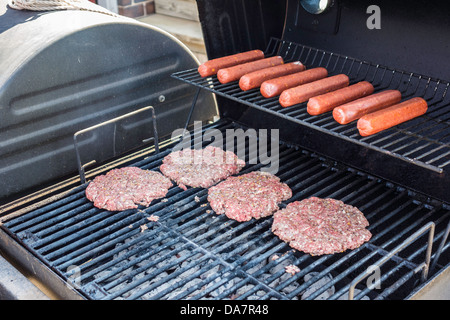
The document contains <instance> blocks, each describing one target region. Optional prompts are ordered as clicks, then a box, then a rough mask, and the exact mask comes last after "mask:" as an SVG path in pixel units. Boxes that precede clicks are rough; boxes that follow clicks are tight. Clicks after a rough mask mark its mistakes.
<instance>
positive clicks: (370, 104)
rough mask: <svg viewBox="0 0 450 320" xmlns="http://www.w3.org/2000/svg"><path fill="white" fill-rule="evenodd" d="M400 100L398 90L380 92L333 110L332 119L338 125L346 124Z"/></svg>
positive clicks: (400, 95) (400, 96)
mask: <svg viewBox="0 0 450 320" xmlns="http://www.w3.org/2000/svg"><path fill="white" fill-rule="evenodd" d="M401 99H402V94H401V93H400V91H398V90H385V91H381V92H378V93H375V94H372V95H370V96H367V97H364V98H360V99H358V100H355V101H352V102H349V103H346V104H343V105H342V106H339V107H336V108H334V109H333V118H334V120H336V121H337V122H339V123H340V124H347V123H350V122H352V121H353V120H356V119H359V118H361V117H362V116H363V115H365V114H368V113H370V112H374V111H377V110H380V109H383V108H386V107H389V106H392V105H393V104H396V103H399V102H400V100H401Z"/></svg>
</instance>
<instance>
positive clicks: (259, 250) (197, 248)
mask: <svg viewBox="0 0 450 320" xmlns="http://www.w3.org/2000/svg"><path fill="white" fill-rule="evenodd" d="M226 124H227V125H226V126H222V125H220V124H215V126H216V127H217V128H220V129H223V128H232V127H233V126H234V125H230V124H229V123H228V122H226ZM248 152H249V149H248V146H247V147H246V156H247V155H248ZM248 158H249V159H250V158H252V157H251V156H250V155H248ZM160 159H161V157H160V156H157V155H155V156H150V157H148V158H146V159H144V160H142V161H138V162H137V163H139V165H140V166H143V167H145V166H149V167H150V168H156V167H157V166H158V163H159V162H158V161H160ZM260 167H261V164H255V165H248V166H247V167H246V168H245V169H244V170H243V171H242V174H243V173H245V172H249V171H253V170H255V168H260ZM277 175H278V176H279V177H280V178H281V180H282V181H283V182H287V183H288V185H289V186H290V187H291V188H292V190H293V193H294V195H295V196H294V198H291V199H289V200H288V201H286V203H289V202H291V201H295V200H300V199H302V198H306V197H308V196H320V197H332V198H336V199H341V200H343V201H345V202H346V203H349V204H352V205H355V206H357V207H358V208H359V209H360V210H361V211H363V212H364V213H365V215H366V217H367V218H368V220H369V221H370V226H369V230H371V231H373V232H372V233H373V237H372V239H371V240H370V242H369V243H366V244H364V245H363V246H361V247H359V248H357V249H355V250H352V251H348V252H345V253H343V254H337V255H329V256H322V257H311V256H310V255H308V254H303V253H301V252H298V251H296V250H293V249H290V247H289V246H288V245H287V244H285V243H284V242H282V241H280V240H279V239H278V238H276V237H274V236H273V234H272V233H271V230H270V226H271V221H272V218H265V219H260V220H257V221H249V222H245V223H237V222H235V221H234V220H230V219H228V218H226V217H225V216H217V215H216V214H215V213H214V212H212V211H210V207H209V206H208V204H207V200H206V197H207V190H205V189H200V190H197V189H194V188H193V189H188V190H186V191H183V190H181V189H179V188H178V187H173V188H171V189H170V191H169V194H168V195H167V197H166V198H167V200H168V201H167V202H158V201H156V203H154V204H152V205H151V206H150V207H148V208H144V209H139V210H129V211H128V212H126V214H125V215H124V216H120V215H117V216H115V215H114V216H103V217H104V219H105V220H104V224H102V223H101V221H102V219H103V218H102V219H100V220H99V221H98V222H95V223H94V221H93V224H92V225H90V226H86V227H93V226H95V225H97V226H96V227H93V229H86V230H90V233H82V232H84V229H83V231H81V232H78V231H75V232H74V234H76V235H72V234H67V235H64V236H62V237H61V238H59V236H61V235H62V234H59V235H58V237H56V238H52V237H53V236H54V234H52V233H51V232H48V230H49V229H48V228H51V230H54V231H55V230H57V228H56V227H55V226H56V224H55V225H53V224H51V223H50V224H49V225H47V226H46V228H44V229H33V230H36V232H41V235H42V236H44V235H45V236H44V237H43V239H37V240H36V239H34V240H33V239H32V238H29V239H24V242H25V244H26V245H28V246H29V247H30V249H31V250H33V251H35V249H36V247H35V245H36V244H39V245H43V246H40V247H38V248H39V250H38V251H37V253H38V256H39V257H40V258H41V259H42V260H43V261H46V262H47V263H48V264H49V265H51V266H53V267H54V268H55V269H56V270H58V272H60V273H61V274H62V275H63V276H64V277H67V278H69V277H70V276H71V273H70V272H68V271H67V268H68V267H69V266H71V265H77V266H79V268H80V269H81V283H82V285H81V290H82V291H83V292H85V294H86V295H87V296H90V294H89V288H92V286H91V285H92V284H95V286H96V287H100V288H102V290H103V291H104V292H105V296H104V299H113V298H120V299H121V298H128V299H134V298H158V299H159V298H181V299H185V298H188V299H191V298H193V297H196V298H209V295H210V294H211V293H213V292H215V290H216V289H217V288H219V287H221V286H222V285H224V286H226V284H228V283H230V281H232V282H233V285H232V286H229V287H226V289H225V290H223V291H222V292H221V293H220V294H217V295H215V296H214V298H218V299H226V298H230V297H231V296H232V297H233V298H236V299H246V298H250V297H251V296H253V295H255V294H257V293H258V294H260V292H263V294H262V295H260V297H262V298H275V299H292V298H294V297H296V296H297V295H298V294H299V293H301V292H302V291H304V290H305V289H306V288H307V287H309V285H310V284H312V283H313V282H315V281H316V280H318V279H321V278H323V277H325V276H326V274H328V273H333V275H334V278H333V280H332V282H331V283H328V284H327V285H326V286H324V287H321V288H320V289H319V290H318V291H316V292H315V293H314V294H313V295H312V296H310V297H309V298H311V299H312V298H314V297H317V296H318V295H319V294H320V293H321V292H324V291H325V290H326V289H327V288H328V287H330V286H336V293H335V295H334V296H332V298H338V297H340V295H342V294H344V293H345V292H346V291H348V288H349V286H350V284H349V280H348V279H350V280H351V279H353V278H354V274H355V273H359V272H361V271H364V270H365V269H366V268H367V267H368V266H369V265H370V264H371V261H372V260H373V259H375V258H377V257H380V256H385V255H386V254H388V252H389V250H390V248H391V247H392V246H395V245H397V244H398V242H401V241H403V239H404V238H406V237H408V235H409V234H411V233H412V232H414V231H415V229H416V228H418V227H420V226H421V225H422V224H423V223H425V222H427V220H429V219H431V216H436V215H443V216H444V217H445V218H442V219H440V220H439V221H436V223H438V222H439V223H445V221H446V219H448V216H449V212H448V211H447V210H446V209H445V210H444V209H442V208H441V207H432V206H429V205H423V204H422V203H421V202H419V201H417V200H415V199H414V197H412V196H411V194H410V193H409V192H408V191H406V190H401V189H396V188H395V187H390V186H388V185H386V183H385V182H383V181H380V180H377V179H375V178H373V177H368V176H367V175H365V174H362V173H359V172H357V171H355V170H352V169H348V168H345V167H344V168H340V167H338V166H337V165H336V164H334V163H333V162H331V161H330V162H328V161H327V160H326V159H323V158H321V157H319V156H316V155H314V154H311V153H309V152H307V151H303V150H297V149H296V148H294V147H288V146H286V145H285V144H283V143H281V144H280V170H279V173H278V174H277ZM84 187H85V186H84ZM80 190H81V191H80ZM80 190H78V192H81V193H82V192H83V190H84V189H83V188H81V189H80ZM70 197H72V198H73V200H74V201H76V199H78V198H77V196H76V195H74V194H72V195H70ZM78 197H79V195H78ZM196 197H197V198H198V200H199V201H198V202H197V201H195V200H194V199H195V198H196ZM60 203H62V204H63V206H64V205H67V204H68V202H67V201H65V199H61V200H60ZM286 203H285V204H283V205H282V207H283V206H284V205H286ZM49 206H51V207H52V209H53V210H58V209H57V206H55V205H54V204H53V203H52V204H50V205H49ZM435 208H436V209H435ZM72 209H73V208H71V209H67V210H66V211H70V210H72ZM91 209H92V207H91ZM37 210H40V212H41V214H42V215H43V216H45V215H48V216H50V217H52V218H51V219H54V217H57V216H58V215H57V214H55V213H53V212H52V210H50V209H48V210H47V208H40V209H37ZM93 210H95V215H99V216H101V215H102V210H98V209H93ZM439 210H443V211H444V212H438V211H439ZM88 211H89V210H88ZM59 214H65V212H64V211H60V212H59ZM152 214H154V215H157V216H159V220H158V221H157V222H149V221H148V220H147V217H149V216H150V215H152ZM109 215H111V213H109ZM127 215H128V216H127ZM28 216H29V217H31V219H36V218H42V217H41V215H35V214H34V213H33V212H31V213H29V214H28ZM19 218H21V219H20V220H21V221H22V222H21V223H26V224H27V225H28V222H27V221H26V219H22V217H16V218H13V219H11V221H7V223H9V224H10V225H11V226H14V227H15V228H17V230H21V232H22V233H23V234H27V233H30V232H29V231H28V230H27V228H21V227H20V224H17V223H15V220H16V219H19ZM116 218H117V219H118V220H115V219H116ZM126 219H131V220H132V221H133V222H132V224H128V221H127V220H126ZM44 220H45V219H44ZM56 220H57V219H56ZM122 220H123V223H122V224H121V221H122ZM410 221H413V223H410ZM41 222H42V221H39V223H41ZM39 223H37V224H39ZM37 224H36V223H33V224H29V225H28V226H29V228H33V227H34V226H35V225H37ZM142 225H145V226H146V227H148V229H147V230H141V228H140V227H141V226H142ZM4 226H5V225H4ZM65 226H68V225H65ZM404 226H406V227H404ZM104 229H107V231H106V232H103V231H104ZM58 230H59V229H58ZM74 230H75V229H73V230H72V231H74ZM398 230H400V231H398ZM60 231H62V229H61V230H60ZM141 231H143V232H141ZM58 232H59V231H58ZM441 234H442V232H441ZM79 235H80V236H79ZM33 236H34V234H33ZM72 236H73V238H72ZM78 236H79V238H76V237H78ZM83 237H84V238H86V239H84V238H83ZM441 237H442V235H441ZM48 239H52V240H56V241H60V242H59V243H58V244H57V245H56V246H54V245H53V242H52V241H50V242H45V243H44V242H39V241H47V240H48ZM63 239H65V240H66V244H67V248H66V244H64V241H63ZM73 240H74V241H73ZM85 240H86V241H85ZM59 245H61V247H60V246H59ZM49 248H51V250H48V249H49ZM424 248H426V246H425V245H420V246H419V250H418V252H416V250H415V249H414V250H408V253H405V256H404V257H402V256H400V255H396V256H394V258H393V261H395V262H396V263H398V264H399V265H400V264H401V265H402V266H403V267H402V268H396V267H394V269H395V270H394V269H392V271H391V269H386V271H384V272H386V274H388V273H389V274H390V276H389V277H387V278H386V280H389V279H388V278H394V279H395V277H397V276H398V277H400V278H402V279H403V278H404V279H405V281H407V280H408V279H410V278H412V277H413V276H414V272H411V270H414V269H415V268H416V264H415V263H414V261H413V260H416V259H417V260H420V255H422V253H423V251H424ZM184 249H186V251H185V250H184ZM44 250H47V251H44ZM127 250H128V251H127ZM411 251H412V252H411ZM186 252H188V253H186ZM280 252H281V254H280V255H281V257H280V258H278V259H276V260H271V261H269V262H268V264H266V265H264V266H263V267H260V266H259V265H258V264H259V263H260V262H262V261H267V259H269V257H271V256H272V255H273V254H275V253H280ZM135 255H136V257H135ZM177 255H178V256H177ZM50 257H51V259H50ZM147 258H148V259H147ZM287 259H290V260H292V261H293V264H295V265H298V266H299V267H300V269H301V271H300V272H299V273H297V274H295V275H294V276H292V277H289V278H287V279H285V280H282V281H279V278H280V277H281V276H282V275H284V274H285V271H284V269H283V268H281V269H280V270H278V271H277V272H275V273H274V274H271V275H270V276H269V277H267V276H266V274H267V271H268V270H270V269H271V268H272V267H273V266H277V265H278V264H280V263H282V262H283V261H287ZM352 260H356V262H354V263H353V261H352ZM175 266H179V268H176V269H174V267H175ZM197 268H198V269H197ZM169 269H170V270H173V271H171V272H169V273H168V274H167V275H165V276H161V273H162V272H164V271H166V270H169ZM216 269H219V270H216ZM404 269H405V270H404ZM125 271H129V273H127V274H126V275H125ZM311 271H318V275H316V276H315V277H313V278H312V279H311V280H309V281H308V282H304V281H302V277H303V276H304V275H305V274H307V273H308V272H311ZM383 274H384V273H383ZM182 275H183V278H182V279H180V278H179V277H180V276H182ZM199 275H201V276H202V277H201V279H200V280H198V281H194V280H196V278H198V276H199ZM184 276H185V277H184ZM402 279H401V280H399V281H398V287H400V286H401V284H402V283H403V280H402ZM149 280H151V284H149V285H147V284H146V283H147V281H149ZM127 281H129V283H127ZM191 281H193V282H195V283H194V284H193V285H192V287H191V288H189V289H186V287H185V286H186V285H188V284H190V283H191ZM169 282H170V284H171V286H170V287H168V288H166V289H161V288H160V286H161V285H163V284H166V283H169ZM296 283H298V284H299V287H297V289H295V290H294V291H292V292H289V293H286V292H283V289H285V288H287V287H289V286H290V285H292V284H296ZM396 287H397V285H393V286H391V287H390V288H389V289H388V290H389V291H388V293H386V295H383V296H382V297H385V296H386V297H387V296H389V295H390V294H391V292H395V291H396ZM204 288H205V289H204ZM154 289H155V291H153V290H154ZM203 289H204V290H203ZM237 289H240V291H242V292H241V293H240V295H236V294H235V293H236V290H237ZM177 290H179V291H177ZM364 292H366V291H364ZM338 293H340V294H338ZM367 293H370V294H371V295H372V296H373V297H375V296H376V295H377V294H378V293H375V292H372V291H370V292H369V291H367ZM360 296H361V295H360ZM360 296H357V298H358V297H360Z"/></svg>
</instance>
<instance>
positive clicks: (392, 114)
mask: <svg viewBox="0 0 450 320" xmlns="http://www.w3.org/2000/svg"><path fill="white" fill-rule="evenodd" d="M427 109H428V105H427V102H426V101H425V100H424V99H422V98H419V97H415V98H412V99H409V100H406V101H403V102H401V103H399V104H395V105H393V106H390V107H387V108H385V109H382V110H378V111H375V112H372V113H369V114H367V115H365V116H363V117H361V118H360V119H359V120H358V122H357V124H356V126H357V128H358V130H359V134H360V135H362V136H369V135H372V134H374V133H377V132H380V131H382V130H386V129H388V128H391V127H393V126H396V125H398V124H400V123H402V122H405V121H408V120H411V119H413V118H415V117H418V116H421V115H423V114H425V113H426V112H427Z"/></svg>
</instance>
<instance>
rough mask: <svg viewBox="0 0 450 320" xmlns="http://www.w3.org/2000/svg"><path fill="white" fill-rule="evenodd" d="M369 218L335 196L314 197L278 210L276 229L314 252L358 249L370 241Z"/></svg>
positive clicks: (285, 238) (289, 240)
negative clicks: (329, 197)
mask: <svg viewBox="0 0 450 320" xmlns="http://www.w3.org/2000/svg"><path fill="white" fill-rule="evenodd" d="M368 225H369V222H368V221H367V219H366V218H365V217H364V215H363V213H362V212H361V211H359V210H358V209H357V208H355V207H353V206H350V205H347V204H344V203H343V202H342V201H339V200H334V199H320V198H317V197H311V198H309V199H305V200H302V201H295V202H292V203H290V204H288V205H287V206H286V208H285V209H282V210H280V211H278V212H275V213H274V218H273V225H272V231H273V232H274V233H275V234H276V235H277V236H278V237H280V239H281V240H283V241H285V242H287V243H289V245H290V246H291V247H293V248H295V249H297V250H300V251H303V252H306V253H310V254H311V255H322V254H332V253H336V252H343V251H345V250H346V249H355V248H357V247H359V246H360V245H362V244H363V243H364V242H366V241H369V239H370V238H371V237H372V234H371V233H370V231H369V230H367V229H366V227H367V226H368Z"/></svg>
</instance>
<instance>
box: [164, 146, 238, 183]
mask: <svg viewBox="0 0 450 320" xmlns="http://www.w3.org/2000/svg"><path fill="white" fill-rule="evenodd" d="M244 166H245V161H243V160H240V159H239V158H238V157H237V156H236V155H235V154H234V153H233V152H231V151H224V150H222V149H220V148H217V147H212V146H208V147H206V148H204V149H200V150H197V149H193V150H191V149H187V150H181V151H174V152H172V153H170V154H168V155H167V156H166V157H164V159H163V164H162V165H161V166H160V168H159V169H160V170H161V172H162V173H163V174H164V175H165V176H166V177H168V178H170V179H172V180H173V181H175V182H176V183H177V184H178V186H179V187H180V188H182V189H184V190H186V189H187V186H190V187H202V188H208V187H210V186H212V185H213V184H215V183H217V182H219V181H221V180H223V179H226V178H227V177H229V176H231V175H233V174H236V173H238V172H239V171H241V169H242V168H243V167H244Z"/></svg>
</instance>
